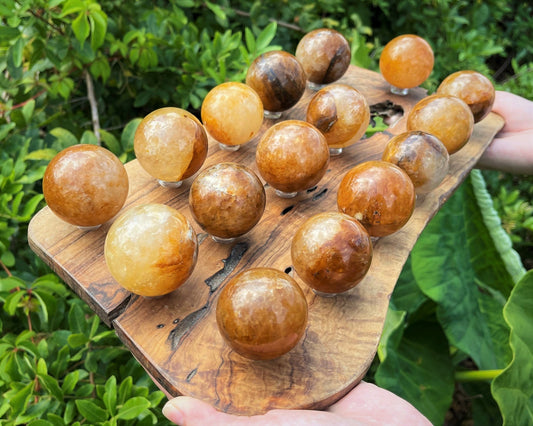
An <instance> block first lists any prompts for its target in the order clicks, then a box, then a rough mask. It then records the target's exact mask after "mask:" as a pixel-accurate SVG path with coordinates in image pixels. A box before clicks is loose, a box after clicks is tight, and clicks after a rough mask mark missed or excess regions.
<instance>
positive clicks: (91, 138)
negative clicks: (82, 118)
mask: <svg viewBox="0 0 533 426" xmlns="http://www.w3.org/2000/svg"><path fill="white" fill-rule="evenodd" d="M80 143H81V144H90V145H98V139H97V138H96V135H95V134H94V132H93V131H92V130H85V131H84V132H83V134H82V135H81V139H80Z"/></svg>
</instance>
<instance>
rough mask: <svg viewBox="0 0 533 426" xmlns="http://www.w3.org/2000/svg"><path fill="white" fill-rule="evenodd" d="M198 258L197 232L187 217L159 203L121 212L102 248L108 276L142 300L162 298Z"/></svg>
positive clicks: (189, 274) (179, 281)
mask: <svg viewBox="0 0 533 426" xmlns="http://www.w3.org/2000/svg"><path fill="white" fill-rule="evenodd" d="M197 257H198V241H197V238H196V233H195V232H194V229H193V228H192V226H191V224H190V223H189V221H188V220H187V218H186V217H185V216H184V215H183V214H181V213H180V212H178V211H177V210H176V209H174V208H172V207H170V206H167V205H164V204H158V203H151V204H142V205H138V206H135V207H131V208H129V209H127V210H126V211H124V213H122V214H121V215H120V216H119V217H118V218H117V219H116V220H115V221H114V222H113V224H112V225H111V227H110V228H109V231H108V233H107V236H106V239H105V245H104V258H105V261H106V265H107V267H108V269H109V272H110V273H111V276H112V277H113V278H114V279H115V280H116V281H117V283H118V284H119V285H121V286H122V287H124V288H125V289H126V290H128V291H130V292H132V293H134V294H138V295H140V296H145V297H158V296H163V295H165V294H168V293H170V292H172V291H174V290H176V289H177V288H178V287H180V286H181V285H182V284H184V283H185V282H186V281H187V279H188V278H189V277H190V276H191V274H192V273H193V270H194V268H195V266H196V261H197Z"/></svg>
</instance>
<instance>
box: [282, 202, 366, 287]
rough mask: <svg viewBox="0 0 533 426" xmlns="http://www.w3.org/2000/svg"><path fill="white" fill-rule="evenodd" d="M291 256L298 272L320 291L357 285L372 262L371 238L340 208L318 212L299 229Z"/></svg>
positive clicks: (304, 279)
mask: <svg viewBox="0 0 533 426" xmlns="http://www.w3.org/2000/svg"><path fill="white" fill-rule="evenodd" d="M291 257H292V262H293V266H294V270H295V271H296V273H297V274H298V276H299V277H300V278H301V279H302V280H303V281H304V282H305V283H306V284H307V285H308V286H309V287H311V288H312V289H313V290H315V291H316V292H317V293H318V294H323V295H334V294H338V293H343V292H345V291H348V290H350V289H351V288H353V287H355V286H356V285H357V284H359V282H360V281H361V280H362V279H363V278H364V277H365V275H366V274H367V272H368V270H369V268H370V264H371V262H372V241H371V240H370V235H369V234H368V232H367V230H366V229H365V228H364V226H363V225H361V224H360V223H359V222H358V221H357V220H355V219H354V218H352V217H351V216H348V215H346V214H344V213H340V212H324V213H318V214H315V215H314V216H311V217H310V218H309V219H307V220H306V221H305V222H304V223H303V224H302V225H301V226H300V227H299V228H298V230H297V231H296V234H295V235H294V237H293V239H292V244H291Z"/></svg>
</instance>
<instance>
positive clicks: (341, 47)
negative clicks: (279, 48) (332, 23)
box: [295, 28, 352, 85]
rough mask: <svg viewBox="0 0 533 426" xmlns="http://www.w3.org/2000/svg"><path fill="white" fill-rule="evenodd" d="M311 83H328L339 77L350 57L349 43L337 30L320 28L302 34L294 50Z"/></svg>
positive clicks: (346, 67) (346, 66)
mask: <svg viewBox="0 0 533 426" xmlns="http://www.w3.org/2000/svg"><path fill="white" fill-rule="evenodd" d="M295 56H296V59H298V61H300V63H301V64H302V67H303V69H304V71H305V74H306V75H307V79H308V80H309V81H310V82H311V83H315V84H318V85H321V84H329V83H333V82H334V81H337V80H338V79H339V78H341V77H342V76H343V75H344V73H345V72H346V70H347V69H348V66H349V65H350V60H351V59H352V54H351V51H350V44H349V43H348V41H347V40H346V38H344V36H343V35H342V34H341V33H339V32H338V31H335V30H331V29H328V28H320V29H317V30H314V31H311V32H309V33H307V34H306V35H304V36H303V37H302V39H301V40H300V42H299V43H298V46H296V52H295Z"/></svg>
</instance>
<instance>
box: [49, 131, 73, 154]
mask: <svg viewBox="0 0 533 426" xmlns="http://www.w3.org/2000/svg"><path fill="white" fill-rule="evenodd" d="M50 134H51V135H52V136H54V137H55V138H56V139H57V141H58V142H59V144H60V149H63V148H67V147H69V146H72V145H76V144H77V143H78V139H77V138H76V136H74V135H73V134H72V133H71V132H69V131H68V130H67V129H63V128H62V127H56V128H54V129H52V130H50Z"/></svg>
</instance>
